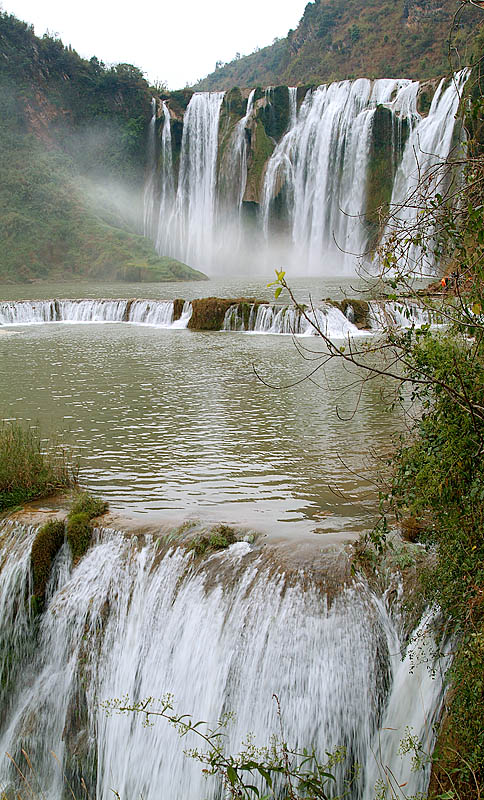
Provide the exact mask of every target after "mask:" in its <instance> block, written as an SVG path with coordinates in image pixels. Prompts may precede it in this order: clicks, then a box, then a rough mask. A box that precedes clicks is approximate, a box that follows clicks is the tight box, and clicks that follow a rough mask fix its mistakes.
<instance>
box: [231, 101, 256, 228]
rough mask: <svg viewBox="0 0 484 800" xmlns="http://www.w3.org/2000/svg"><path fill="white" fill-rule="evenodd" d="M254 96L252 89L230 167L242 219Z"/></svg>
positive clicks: (235, 135)
mask: <svg viewBox="0 0 484 800" xmlns="http://www.w3.org/2000/svg"><path fill="white" fill-rule="evenodd" d="M254 95H255V89H252V91H251V93H250V95H249V98H248V100H247V110H246V112H245V115H244V116H243V117H242V119H241V120H239V122H238V123H237V125H236V126H235V131H234V135H233V138H232V142H231V145H230V155H231V158H230V165H231V174H230V178H231V179H232V180H233V181H234V186H235V187H236V189H237V194H236V203H237V210H238V214H239V218H240V212H241V209H242V201H243V199H244V194H245V187H246V185H247V150H248V147H247V139H246V136H245V129H246V127H247V124H248V122H249V120H250V118H251V116H252V114H253V111H254Z"/></svg>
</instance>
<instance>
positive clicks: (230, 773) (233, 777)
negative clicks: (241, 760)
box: [227, 764, 238, 786]
mask: <svg viewBox="0 0 484 800" xmlns="http://www.w3.org/2000/svg"><path fill="white" fill-rule="evenodd" d="M227 778H228V779H229V781H230V783H231V784H232V786H235V784H236V783H237V782H238V775H237V772H236V771H235V769H234V768H233V767H232V766H231V765H230V764H229V766H228V767H227Z"/></svg>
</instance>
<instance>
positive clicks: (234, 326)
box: [223, 304, 368, 339]
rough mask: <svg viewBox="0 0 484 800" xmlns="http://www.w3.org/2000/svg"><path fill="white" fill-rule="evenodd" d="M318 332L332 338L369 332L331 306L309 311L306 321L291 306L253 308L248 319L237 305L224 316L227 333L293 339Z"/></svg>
mask: <svg viewBox="0 0 484 800" xmlns="http://www.w3.org/2000/svg"><path fill="white" fill-rule="evenodd" d="M318 329H319V330H320V331H322V332H323V333H324V335H325V336H328V337H329V338H333V339H344V338H346V337H347V336H351V337H353V336H360V335H362V334H364V335H365V334H366V335H368V331H361V330H360V329H359V328H357V326H356V325H354V324H353V323H352V322H351V321H350V320H349V319H348V318H347V317H346V316H345V315H344V314H343V313H342V311H340V310H339V309H338V308H335V307H334V306H331V305H329V304H325V305H324V307H322V308H314V309H308V310H307V319H306V317H305V316H304V315H303V314H301V313H300V312H299V311H297V310H296V309H295V308H293V307H291V306H282V307H280V306H270V305H251V307H250V311H249V314H248V319H247V318H244V315H243V313H242V312H241V308H240V306H238V305H234V306H231V307H230V308H229V309H228V311H227V313H226V314H225V319H224V325H223V330H224V331H231V332H236V331H240V332H244V333H266V334H282V335H289V334H291V335H294V336H317V335H318Z"/></svg>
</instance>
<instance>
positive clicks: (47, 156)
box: [0, 12, 200, 282]
mask: <svg viewBox="0 0 484 800" xmlns="http://www.w3.org/2000/svg"><path fill="white" fill-rule="evenodd" d="M0 64H1V66H0V102H1V105H2V117H1V120H0V171H1V174H2V182H1V185H0V280H2V281H7V282H19V281H20V282H22V281H30V280H33V279H39V278H41V279H42V278H47V277H49V278H51V279H59V278H64V279H65V278H66V277H70V278H75V277H79V276H80V277H89V278H91V279H92V278H94V279H100V278H102V279H114V280H142V281H159V280H167V281H170V280H183V279H186V278H190V279H196V278H198V277H200V274H199V273H197V272H195V271H191V270H190V268H189V267H187V266H186V265H184V264H180V263H179V262H177V261H175V260H173V259H163V258H159V256H158V255H157V253H156V252H155V250H154V247H153V246H152V244H151V243H150V242H149V241H147V240H146V239H144V238H143V237H142V236H141V235H140V230H141V213H140V209H141V208H142V195H143V184H144V178H145V158H146V135H147V125H148V122H149V119H150V114H151V112H150V98H151V95H150V92H149V89H148V85H147V83H146V81H145V80H144V78H143V75H142V73H141V72H140V71H139V70H138V69H137V68H135V67H132V66H131V65H129V64H118V65H116V66H113V67H109V68H107V67H105V65H104V64H102V62H100V61H98V59H97V58H92V59H91V60H90V61H86V60H84V59H81V58H80V57H79V56H78V55H77V53H75V51H73V50H72V49H70V48H67V47H64V45H63V44H62V42H61V41H60V40H59V39H56V38H52V37H50V36H44V37H43V38H42V39H39V38H38V37H36V36H35V35H34V33H33V30H32V28H30V27H28V26H27V25H26V24H25V23H23V22H20V21H19V20H17V19H16V18H15V17H13V16H12V15H8V14H7V13H4V12H0Z"/></svg>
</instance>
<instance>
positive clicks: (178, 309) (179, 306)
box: [173, 297, 185, 322]
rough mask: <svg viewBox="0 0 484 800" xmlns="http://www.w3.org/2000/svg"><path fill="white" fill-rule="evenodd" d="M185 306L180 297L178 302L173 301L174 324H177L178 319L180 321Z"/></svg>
mask: <svg viewBox="0 0 484 800" xmlns="http://www.w3.org/2000/svg"><path fill="white" fill-rule="evenodd" d="M184 305H185V301H184V300H182V299H181V298H179V297H177V299H176V300H173V322H176V321H177V319H180V317H181V315H182V311H183V306H184Z"/></svg>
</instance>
